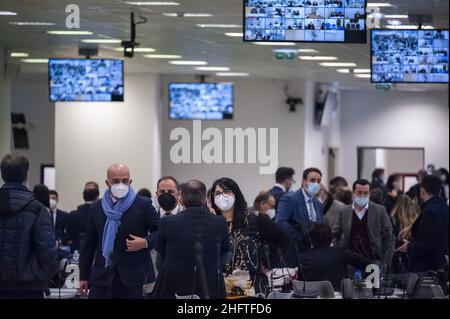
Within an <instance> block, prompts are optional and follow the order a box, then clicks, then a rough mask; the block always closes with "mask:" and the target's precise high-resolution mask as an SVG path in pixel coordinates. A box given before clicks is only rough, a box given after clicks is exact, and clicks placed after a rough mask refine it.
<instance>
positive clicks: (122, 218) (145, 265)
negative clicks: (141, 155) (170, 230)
mask: <svg viewBox="0 0 450 319" xmlns="http://www.w3.org/2000/svg"><path fill="white" fill-rule="evenodd" d="M105 182H106V185H107V186H108V190H107V191H106V192H105V194H104V195H103V198H102V199H101V200H99V201H97V202H95V203H93V204H92V206H91V209H90V212H89V220H88V224H87V227H86V231H85V238H84V241H83V245H82V247H81V254H80V262H79V266H80V287H79V290H80V292H81V293H82V294H86V293H87V290H88V287H89V298H91V299H106V298H113V299H139V298H142V295H143V285H144V284H145V283H148V282H152V281H154V279H155V275H154V270H153V265H152V262H151V259H150V251H151V249H152V248H153V246H154V242H155V240H156V231H157V230H158V227H159V222H160V218H159V216H158V214H157V213H156V210H155V208H154V207H153V206H152V201H151V199H148V198H143V197H140V196H138V195H136V193H135V192H134V190H133V188H131V187H130V185H131V182H132V180H131V179H130V171H129V169H128V167H127V166H125V165H123V164H113V165H111V166H110V167H109V168H108V172H107V180H106V181H105Z"/></svg>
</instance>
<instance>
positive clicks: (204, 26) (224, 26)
mask: <svg viewBox="0 0 450 319" xmlns="http://www.w3.org/2000/svg"><path fill="white" fill-rule="evenodd" d="M197 27H199V28H222V29H233V28H242V26H241V25H239V24H197Z"/></svg>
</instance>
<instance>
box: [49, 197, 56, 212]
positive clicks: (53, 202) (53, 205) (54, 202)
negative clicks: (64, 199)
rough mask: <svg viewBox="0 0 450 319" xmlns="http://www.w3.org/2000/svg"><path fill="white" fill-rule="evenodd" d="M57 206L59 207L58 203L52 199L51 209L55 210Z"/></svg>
mask: <svg viewBox="0 0 450 319" xmlns="http://www.w3.org/2000/svg"><path fill="white" fill-rule="evenodd" d="M56 205H58V202H57V201H56V199H50V209H51V210H55V209H56Z"/></svg>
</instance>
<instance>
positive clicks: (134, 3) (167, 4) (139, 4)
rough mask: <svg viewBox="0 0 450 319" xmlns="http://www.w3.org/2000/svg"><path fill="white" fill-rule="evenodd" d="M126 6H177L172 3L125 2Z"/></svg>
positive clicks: (177, 4)
mask: <svg viewBox="0 0 450 319" xmlns="http://www.w3.org/2000/svg"><path fill="white" fill-rule="evenodd" d="M126 4H130V5H133V6H179V5H180V4H179V3H178V2H173V1H127V2H126Z"/></svg>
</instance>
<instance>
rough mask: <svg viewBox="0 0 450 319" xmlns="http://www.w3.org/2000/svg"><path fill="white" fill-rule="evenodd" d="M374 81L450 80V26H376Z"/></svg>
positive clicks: (443, 81) (374, 34) (373, 44)
mask: <svg viewBox="0 0 450 319" xmlns="http://www.w3.org/2000/svg"><path fill="white" fill-rule="evenodd" d="M371 52H372V57H371V61H372V67H371V68H372V83H448V53H449V32H448V30H372V32H371Z"/></svg>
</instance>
